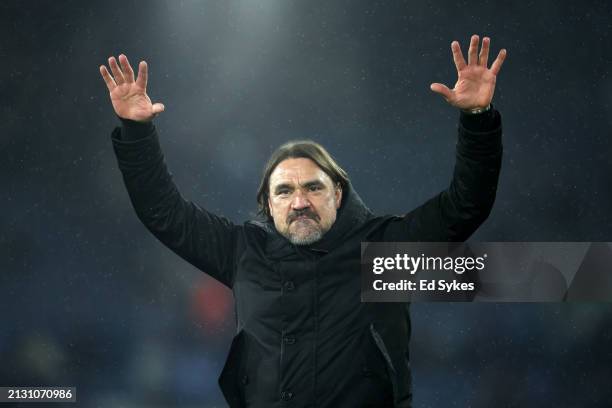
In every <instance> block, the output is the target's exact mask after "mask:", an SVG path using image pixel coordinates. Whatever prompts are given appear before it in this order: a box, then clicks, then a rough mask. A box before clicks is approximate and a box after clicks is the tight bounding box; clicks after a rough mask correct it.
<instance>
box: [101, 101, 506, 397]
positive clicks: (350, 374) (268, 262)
mask: <svg viewBox="0 0 612 408" xmlns="http://www.w3.org/2000/svg"><path fill="white" fill-rule="evenodd" d="M458 130H459V139H458V143H457V161H456V165H455V171H454V176H453V180H452V182H451V184H450V186H449V188H448V189H447V190H445V191H443V192H441V193H440V194H438V195H436V196H435V197H433V198H432V199H430V200H429V201H427V202H426V203H425V204H423V205H422V206H420V207H418V208H416V209H415V210H413V211H411V212H410V213H407V214H405V215H403V216H375V215H374V214H372V212H371V211H370V210H369V209H368V208H367V207H366V206H365V205H364V204H363V202H362V201H361V199H360V198H359V196H358V195H357V194H356V193H355V191H354V190H353V189H352V188H351V187H350V185H349V187H348V188H347V189H345V191H344V197H343V200H342V206H341V207H340V209H339V210H338V215H337V218H336V222H335V223H334V225H333V226H332V228H331V229H330V230H329V231H328V232H327V233H326V234H325V235H324V237H323V238H322V239H321V240H320V241H319V242H316V243H314V244H312V245H310V246H302V247H300V246H295V245H293V244H291V243H290V242H289V241H287V240H286V239H285V238H284V237H282V236H281V235H279V234H278V233H277V232H276V230H275V228H274V226H273V224H270V223H266V222H258V221H249V222H246V223H244V224H243V225H236V224H233V223H232V222H230V221H228V220H227V219H225V218H223V217H219V216H216V215H214V214H211V213H209V212H208V211H206V210H204V209H202V208H200V207H198V206H197V205H195V204H194V203H192V202H189V201H186V200H185V199H183V198H182V197H181V195H180V194H179V192H178V190H177V188H176V186H175V184H174V183H173V181H172V176H171V175H170V173H169V172H168V170H167V167H166V164H165V162H164V157H163V155H162V151H161V149H160V146H159V141H158V136H157V132H156V130H155V127H154V126H153V125H152V124H138V123H136V122H131V121H124V123H123V127H122V128H117V129H115V131H114V132H113V135H112V140H113V145H114V149H115V152H116V155H117V158H118V162H119V168H120V169H121V171H122V173H123V178H124V181H125V184H126V187H127V190H128V192H129V195H130V198H131V200H132V204H133V206H134V209H135V210H136V213H137V214H138V217H139V218H140V220H141V221H142V222H143V223H144V225H145V226H146V227H147V228H148V229H149V230H150V231H151V232H152V233H153V234H154V235H155V236H156V237H157V238H158V239H159V240H160V241H161V242H162V243H164V244H165V245H166V246H168V247H169V248H171V249H172V250H173V251H174V252H176V253H177V254H178V255H179V256H181V257H183V258H184V259H185V260H187V261H188V262H190V263H191V264H193V265H194V266H196V267H197V268H200V269H201V270H202V271H204V272H206V273H208V274H209V275H211V276H212V277H214V278H215V279H217V280H219V281H220V282H222V283H223V284H225V285H227V286H228V287H230V288H231V289H232V291H233V294H234V299H235V305H236V316H237V330H236V336H235V337H234V339H233V341H232V345H231V348H230V352H229V356H228V358H227V362H226V364H225V367H224V369H223V372H222V373H221V377H220V378H219V384H220V386H221V389H222V391H223V394H224V396H225V398H226V399H227V401H228V403H229V405H230V406H231V407H265V408H270V407H284V406H287V407H321V408H323V407H329V408H338V407H347V408H358V407H410V406H411V400H412V392H411V374H410V358H409V347H408V346H409V339H410V317H409V313H408V305H407V304H403V303H361V302H360V289H361V279H360V264H359V263H360V242H362V241H373V242H375V241H463V240H465V239H466V238H468V237H469V236H470V235H471V234H472V233H473V232H474V231H475V230H476V228H477V227H478V226H479V225H480V224H481V223H482V222H483V221H484V220H485V219H486V217H487V216H488V214H489V211H490V210H491V207H492V205H493V201H494V199H495V192H496V186H497V179H498V175H499V169H500V163H501V152H502V148H501V118H500V115H499V113H498V112H497V111H495V110H492V111H490V112H488V113H484V114H481V115H475V116H467V115H464V114H461V118H460V123H459V127H458Z"/></svg>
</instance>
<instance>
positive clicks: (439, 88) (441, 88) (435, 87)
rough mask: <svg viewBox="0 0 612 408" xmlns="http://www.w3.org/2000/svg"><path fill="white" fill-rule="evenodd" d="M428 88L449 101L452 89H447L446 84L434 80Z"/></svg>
mask: <svg viewBox="0 0 612 408" xmlns="http://www.w3.org/2000/svg"><path fill="white" fill-rule="evenodd" d="M429 88H430V89H431V90H432V91H434V92H435V93H437V94H438V95H441V96H442V97H444V99H446V100H447V101H449V100H450V99H451V98H452V96H453V91H451V90H450V89H448V86H446V85H444V84H440V83H437V82H435V83H433V84H431V85H429Z"/></svg>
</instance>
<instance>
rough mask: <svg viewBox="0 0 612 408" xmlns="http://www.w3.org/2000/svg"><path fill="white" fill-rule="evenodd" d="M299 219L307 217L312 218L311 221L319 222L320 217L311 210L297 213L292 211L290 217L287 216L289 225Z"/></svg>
mask: <svg viewBox="0 0 612 408" xmlns="http://www.w3.org/2000/svg"><path fill="white" fill-rule="evenodd" d="M298 217H307V218H310V219H311V220H314V221H317V222H318V221H319V216H318V215H317V214H316V213H315V212H314V211H312V210H311V209H309V208H305V209H303V210H297V211H295V210H294V211H292V212H291V213H290V214H289V215H288V216H287V224H291V223H292V222H293V221H295V220H296V219H297V218H298Z"/></svg>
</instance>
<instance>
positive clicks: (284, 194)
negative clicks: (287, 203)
mask: <svg viewBox="0 0 612 408" xmlns="http://www.w3.org/2000/svg"><path fill="white" fill-rule="evenodd" d="M276 195H278V196H286V195H289V190H287V189H282V190H278V191H277V192H276Z"/></svg>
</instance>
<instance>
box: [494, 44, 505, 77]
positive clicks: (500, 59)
mask: <svg viewBox="0 0 612 408" xmlns="http://www.w3.org/2000/svg"><path fill="white" fill-rule="evenodd" d="M506 54H507V52H506V49H505V48H503V49H502V50H501V51H500V52H499V54H498V55H497V58H495V61H493V65H491V72H492V73H493V74H495V75H497V74H498V73H499V70H500V69H501V67H502V64H503V63H504V60H505V59H506Z"/></svg>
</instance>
